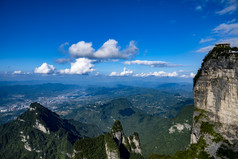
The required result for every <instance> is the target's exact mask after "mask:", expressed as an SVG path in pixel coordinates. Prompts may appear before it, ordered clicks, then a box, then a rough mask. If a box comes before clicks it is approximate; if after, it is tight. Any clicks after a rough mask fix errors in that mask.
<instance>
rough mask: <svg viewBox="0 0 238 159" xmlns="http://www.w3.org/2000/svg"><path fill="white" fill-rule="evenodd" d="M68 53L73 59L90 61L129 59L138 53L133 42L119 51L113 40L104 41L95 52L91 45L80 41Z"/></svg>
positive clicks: (116, 43)
mask: <svg viewBox="0 0 238 159" xmlns="http://www.w3.org/2000/svg"><path fill="white" fill-rule="evenodd" d="M69 53H70V55H71V56H73V57H74V58H79V57H85V58H90V59H129V58H132V57H134V56H135V55H136V54H137V53H138V48H137V47H136V45H135V42H134V41H131V42H130V43H129V45H128V46H127V47H126V48H125V49H124V50H120V47H119V46H118V42H117V41H116V40H114V39H109V40H108V41H106V42H105V43H104V44H103V45H102V46H101V47H100V48H99V49H98V50H97V51H95V49H94V48H93V47H92V43H91V42H90V43H87V42H85V41H80V42H78V43H77V44H73V45H71V46H70V47H69Z"/></svg>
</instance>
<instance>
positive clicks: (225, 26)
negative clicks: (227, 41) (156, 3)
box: [213, 23, 238, 35]
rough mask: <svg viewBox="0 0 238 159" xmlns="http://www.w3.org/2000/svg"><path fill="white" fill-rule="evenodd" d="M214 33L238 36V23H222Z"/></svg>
mask: <svg viewBox="0 0 238 159" xmlns="http://www.w3.org/2000/svg"><path fill="white" fill-rule="evenodd" d="M213 32H214V33H218V34H227V35H238V23H222V24H220V25H218V26H217V27H216V28H214V29H213Z"/></svg>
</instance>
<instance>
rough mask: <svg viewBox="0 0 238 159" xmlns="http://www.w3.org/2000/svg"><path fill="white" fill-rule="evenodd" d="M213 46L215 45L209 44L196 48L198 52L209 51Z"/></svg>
mask: <svg viewBox="0 0 238 159" xmlns="http://www.w3.org/2000/svg"><path fill="white" fill-rule="evenodd" d="M213 47H214V46H213V45H209V46H206V47H202V48H200V49H198V50H196V51H195V52H198V53H207V52H209V51H210V50H212V49H213Z"/></svg>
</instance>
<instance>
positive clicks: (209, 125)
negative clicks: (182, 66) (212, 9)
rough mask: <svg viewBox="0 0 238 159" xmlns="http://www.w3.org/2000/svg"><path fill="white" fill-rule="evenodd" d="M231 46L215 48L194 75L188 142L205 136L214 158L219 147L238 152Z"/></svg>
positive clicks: (237, 61) (237, 60)
mask: <svg viewBox="0 0 238 159" xmlns="http://www.w3.org/2000/svg"><path fill="white" fill-rule="evenodd" d="M232 49H234V48H229V47H215V48H214V49H213V50H212V51H210V52H209V54H208V55H207V56H206V57H205V58H204V60H203V61H204V62H203V64H202V67H201V69H200V70H199V71H198V74H197V75H196V76H195V78H194V88H193V94H194V106H195V110H194V121H193V131H192V135H191V143H192V144H195V143H198V142H199V140H200V139H204V140H205V141H206V145H207V146H206V148H205V151H206V152H207V153H208V154H209V155H210V156H213V157H215V158H219V157H221V154H219V152H222V151H221V150H222V149H229V150H231V151H232V152H236V151H238V144H237V143H238V54H237V53H231V50H232ZM235 49H236V48H235Z"/></svg>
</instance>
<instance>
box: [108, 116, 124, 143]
mask: <svg viewBox="0 0 238 159" xmlns="http://www.w3.org/2000/svg"><path fill="white" fill-rule="evenodd" d="M111 133H112V136H113V139H114V140H115V141H116V143H117V145H118V146H120V145H121V144H122V142H123V138H125V135H124V132H123V128H122V125H121V122H120V121H118V120H116V121H115V122H114V124H113V126H112V129H111Z"/></svg>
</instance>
